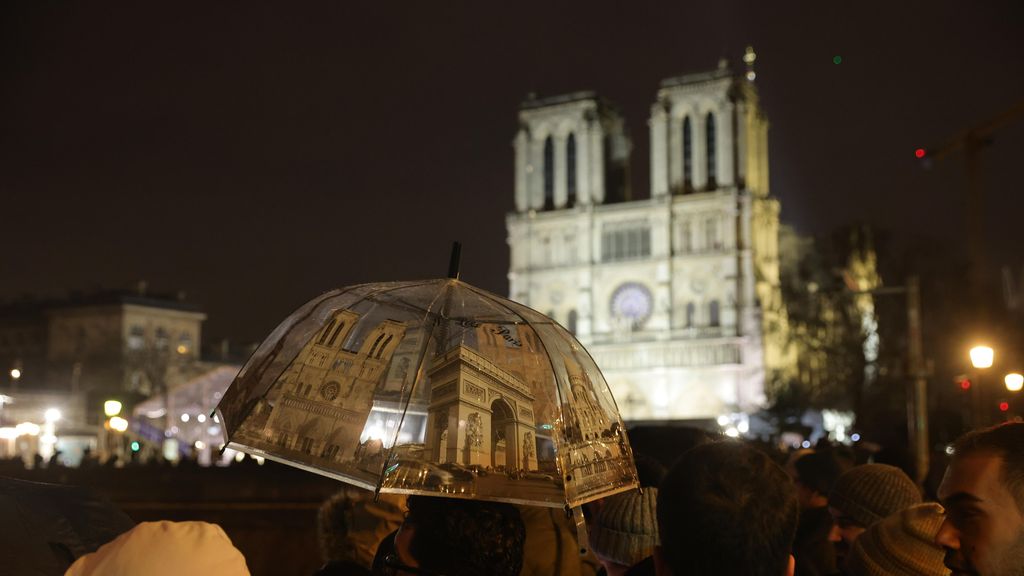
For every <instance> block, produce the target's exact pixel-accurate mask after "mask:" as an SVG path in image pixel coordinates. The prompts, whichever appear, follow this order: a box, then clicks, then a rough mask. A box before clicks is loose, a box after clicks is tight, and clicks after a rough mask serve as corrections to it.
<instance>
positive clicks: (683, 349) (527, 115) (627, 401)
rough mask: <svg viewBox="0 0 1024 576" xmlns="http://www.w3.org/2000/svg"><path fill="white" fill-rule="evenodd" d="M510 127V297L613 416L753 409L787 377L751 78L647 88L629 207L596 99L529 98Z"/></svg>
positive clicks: (612, 129)
mask: <svg viewBox="0 0 1024 576" xmlns="http://www.w3.org/2000/svg"><path fill="white" fill-rule="evenodd" d="M519 119H520V130H519V133H518V134H517V136H516V139H515V150H516V155H515V158H516V160H515V164H516V185H515V207H516V211H515V212H514V213H512V214H510V215H509V216H508V218H507V227H508V242H509V247H510V252H511V266H510V270H509V291H510V296H511V298H512V299H513V300H517V301H520V302H523V303H524V304H527V305H529V306H531V307H533V308H536V309H537V310H540V311H541V312H544V313H546V314H548V315H549V316H551V317H552V318H554V319H556V320H557V321H559V322H560V323H561V324H563V325H564V326H566V327H567V328H569V329H570V330H571V331H572V332H574V333H575V334H576V335H577V337H578V338H579V340H580V342H581V343H583V344H584V345H585V346H586V347H587V349H588V351H589V352H590V353H591V354H592V355H593V357H594V359H595V360H596V361H597V362H598V365H599V366H600V367H601V370H602V372H603V373H604V375H605V377H606V378H607V380H608V383H609V385H610V386H611V389H612V392H613V393H614V395H615V398H616V399H617V400H618V405H619V409H620V410H621V412H622V414H623V415H624V417H625V418H627V419H632V420H666V419H707V418H715V417H716V416H718V415H721V414H724V413H731V412H737V411H743V412H751V411H754V410H756V409H757V408H759V407H760V406H762V405H763V404H764V402H765V394H764V390H765V382H766V379H767V378H768V377H769V374H770V373H772V372H773V371H781V372H784V371H792V369H793V365H794V361H795V356H794V353H793V350H792V348H791V346H789V345H787V341H788V340H789V338H788V333H787V331H788V320H787V316H786V312H785V307H784V305H783V302H782V297H781V291H780V288H779V266H778V228H779V202H778V200H776V199H775V198H773V197H772V196H771V195H770V194H769V191H768V150H767V129H768V122H767V120H766V119H765V117H764V115H763V114H762V112H761V110H760V108H759V105H758V96H757V91H756V88H755V86H754V84H753V83H752V82H751V81H749V80H747V79H745V78H742V77H737V75H735V74H733V73H732V71H731V70H730V69H729V68H728V67H727V66H722V67H720V68H719V69H718V70H716V71H714V72H709V73H702V74H693V75H687V76H682V77H678V78H670V79H668V80H665V81H664V82H662V86H661V89H660V90H659V91H658V94H657V98H656V102H655V103H654V105H653V106H652V107H651V116H650V119H649V125H650V138H651V164H650V172H651V178H650V182H651V191H650V195H649V197H648V198H645V199H639V200H630V198H631V196H632V195H631V194H630V193H629V190H628V186H627V185H626V184H625V182H626V181H625V180H622V177H621V174H622V173H623V172H626V173H628V169H626V168H628V151H629V143H628V142H627V141H626V137H625V131H624V129H623V122H622V120H621V118H620V117H619V116H618V115H617V114H616V113H615V111H614V110H613V109H612V108H611V107H610V106H609V105H608V104H607V103H605V102H604V101H602V100H600V99H599V98H597V97H596V96H595V95H593V94H591V93H577V94H572V95H568V96H561V97H555V98H549V99H543V100H531V101H528V102H526V103H525V104H524V105H523V107H522V109H521V110H520V113H519ZM624 154H625V156H624ZM609 186H614V187H615V188H614V189H610V188H609Z"/></svg>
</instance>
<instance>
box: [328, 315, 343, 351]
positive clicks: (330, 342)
mask: <svg viewBox="0 0 1024 576" xmlns="http://www.w3.org/2000/svg"><path fill="white" fill-rule="evenodd" d="M331 323H332V324H333V323H334V321H333V320H332V321H331ZM344 328H345V323H344V322H342V323H340V324H338V327H337V328H335V329H334V332H332V333H331V339H330V340H328V341H327V345H328V346H334V341H335V340H337V339H338V334H341V331H342V329H344Z"/></svg>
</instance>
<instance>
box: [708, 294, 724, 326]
mask: <svg viewBox="0 0 1024 576" xmlns="http://www.w3.org/2000/svg"><path fill="white" fill-rule="evenodd" d="M720 325H721V320H720V319H719V315H718V300H712V301H711V304H709V305H708V326H720Z"/></svg>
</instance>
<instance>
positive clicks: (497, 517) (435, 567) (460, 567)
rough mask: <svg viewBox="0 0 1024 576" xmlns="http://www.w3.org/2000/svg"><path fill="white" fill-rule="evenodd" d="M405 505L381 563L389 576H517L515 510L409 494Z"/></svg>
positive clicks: (521, 532) (519, 542)
mask: <svg viewBox="0 0 1024 576" xmlns="http://www.w3.org/2000/svg"><path fill="white" fill-rule="evenodd" d="M406 506H408V509H409V511H408V514H407V515H406V517H405V521H404V522H403V523H402V526H401V528H399V529H398V533H397V534H395V540H394V553H393V555H392V557H391V558H390V559H386V560H385V562H384V564H385V566H386V567H389V568H390V570H389V572H390V573H392V574H407V573H413V574H432V575H438V576H440V575H443V576H475V575H478V574H493V575H494V576H516V575H517V574H519V570H520V569H521V568H522V565H523V542H524V541H525V540H526V528H525V526H524V525H523V520H522V518H521V517H520V516H519V510H517V509H516V507H515V506H513V505H511V504H502V503H499V502H481V501H476V500H461V499H456V498H438V497H433V496H410V497H409V500H408V501H407V503H406ZM403 566H406V567H411V568H415V569H417V570H415V571H406V570H402V567H403Z"/></svg>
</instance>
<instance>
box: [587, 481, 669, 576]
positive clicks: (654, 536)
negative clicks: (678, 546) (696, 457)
mask: <svg viewBox="0 0 1024 576" xmlns="http://www.w3.org/2000/svg"><path fill="white" fill-rule="evenodd" d="M657 501H658V489H657V488H644V493H643V494H640V493H639V492H637V491H635V490H634V491H630V492H624V493H622V494H616V495H615V496H611V497H609V498H608V499H607V500H606V502H605V504H604V506H603V507H602V508H601V510H600V511H599V512H598V513H597V515H596V516H595V517H594V520H593V523H592V524H591V526H590V546H591V548H592V549H593V551H594V553H595V554H597V555H598V556H599V557H601V558H604V559H606V560H611V561H612V562H616V563H618V564H623V565H625V566H632V565H634V564H637V563H638V562H640V561H641V560H643V559H644V558H646V557H648V556H650V555H651V554H652V553H653V552H654V547H655V546H656V545H658V543H659V541H658V515H657V512H656V503H657Z"/></svg>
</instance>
